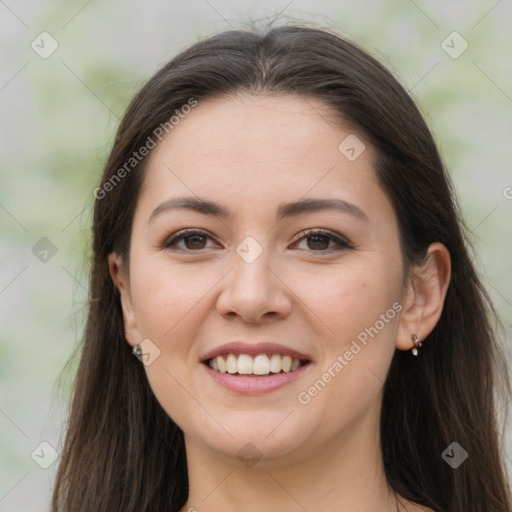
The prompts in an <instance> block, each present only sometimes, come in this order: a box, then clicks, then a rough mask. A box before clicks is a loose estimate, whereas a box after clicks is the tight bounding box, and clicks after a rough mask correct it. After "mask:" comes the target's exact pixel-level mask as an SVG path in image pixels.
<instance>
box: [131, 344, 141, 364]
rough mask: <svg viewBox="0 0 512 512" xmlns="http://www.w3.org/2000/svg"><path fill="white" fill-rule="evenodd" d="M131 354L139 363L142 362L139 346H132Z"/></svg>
mask: <svg viewBox="0 0 512 512" xmlns="http://www.w3.org/2000/svg"><path fill="white" fill-rule="evenodd" d="M132 354H133V355H134V356H135V357H136V358H137V359H139V361H142V347H141V346H140V345H134V346H133V348H132Z"/></svg>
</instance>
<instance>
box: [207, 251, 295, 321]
mask: <svg viewBox="0 0 512 512" xmlns="http://www.w3.org/2000/svg"><path fill="white" fill-rule="evenodd" d="M269 252H270V251H269V250H264V251H263V253H262V254H260V256H259V257H258V258H257V259H256V260H255V261H252V262H248V261H246V260H244V258H242V257H241V256H239V254H237V253H235V254H234V260H233V261H234V263H233V269H232V270H231V272H228V274H227V276H226V277H225V279H223V280H222V281H221V282H222V283H223V288H222V290H221V293H220V295H219V297H218V299H217V311H218V312H219V313H220V314H221V315H223V316H225V317H226V318H233V317H237V318H241V319H243V320H245V321H246V322H249V323H262V322H267V321H275V320H277V319H283V318H285V317H287V316H288V315H289V314H290V311H291V306H292V292H291V290H290V289H289V288H288V286H287V285H286V282H285V280H284V276H281V275H280V272H279V266H278V265H275V264H274V265H272V262H271V261H270V260H271V258H270V257H268V256H267V254H268V253H269ZM272 267H273V268H272Z"/></svg>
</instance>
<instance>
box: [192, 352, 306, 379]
mask: <svg viewBox="0 0 512 512" xmlns="http://www.w3.org/2000/svg"><path fill="white" fill-rule="evenodd" d="M202 362H203V364H205V365H207V366H209V367H210V368H211V369H212V370H214V371H216V372H218V373H227V374H230V375H234V376H237V375H239V376H242V375H243V376H246V377H247V376H249V377H250V376H253V377H265V376H270V375H276V374H284V373H293V372H295V371H297V370H298V369H299V368H302V367H303V366H307V365H308V364H310V363H311V361H310V360H309V359H302V358H298V357H292V356H290V355H287V354H278V353H268V354H258V355H256V356H251V355H249V354H243V353H242V354H235V353H230V354H223V355H218V356H215V357H212V358H210V359H206V360H204V361H202Z"/></svg>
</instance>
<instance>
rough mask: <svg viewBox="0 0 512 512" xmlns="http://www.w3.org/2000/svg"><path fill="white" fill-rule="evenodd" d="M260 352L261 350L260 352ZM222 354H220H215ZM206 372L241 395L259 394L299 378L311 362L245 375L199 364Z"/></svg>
mask: <svg viewBox="0 0 512 512" xmlns="http://www.w3.org/2000/svg"><path fill="white" fill-rule="evenodd" d="M260 353H261V352H260ZM217 355H222V354H217ZM199 366H202V367H203V368H204V369H205V371H206V372H207V374H208V375H209V376H210V377H211V378H212V379H213V380H214V381H215V382H216V383H217V384H219V385H220V386H222V387H224V388H226V389H228V390H229V391H233V392H235V393H238V394H242V395H260V394H264V393H270V392H271V391H275V390H277V389H279V388H282V387H283V386H286V385H287V384H291V383H292V382H294V381H295V380H297V379H299V378H300V377H301V376H303V375H304V374H305V373H306V372H308V371H309V369H310V367H311V366H313V365H312V364H311V363H308V364H305V365H303V366H301V367H300V368H297V370H295V371H293V372H288V373H276V374H273V375H268V376H262V377H258V376H246V375H232V374H229V373H221V372H218V371H217V370H214V369H212V368H210V367H209V366H208V365H206V364H200V365H199Z"/></svg>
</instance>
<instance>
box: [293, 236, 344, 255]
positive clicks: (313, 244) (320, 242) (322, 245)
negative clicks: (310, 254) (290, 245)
mask: <svg viewBox="0 0 512 512" xmlns="http://www.w3.org/2000/svg"><path fill="white" fill-rule="evenodd" d="M298 236H299V237H300V238H299V240H298V242H296V245H297V244H298V243H300V242H301V241H302V240H306V241H307V242H306V246H307V249H309V250H311V251H314V252H331V251H340V250H344V249H345V250H346V249H352V248H353V247H352V245H351V244H350V243H349V242H348V241H347V240H344V239H343V238H340V237H338V236H335V235H334V234H333V233H331V232H329V231H303V232H302V233H300V234H299V235H298ZM331 243H333V244H334V246H331V247H329V245H330V244H331Z"/></svg>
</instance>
